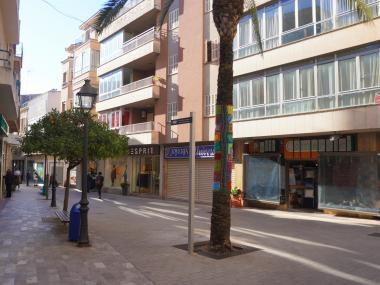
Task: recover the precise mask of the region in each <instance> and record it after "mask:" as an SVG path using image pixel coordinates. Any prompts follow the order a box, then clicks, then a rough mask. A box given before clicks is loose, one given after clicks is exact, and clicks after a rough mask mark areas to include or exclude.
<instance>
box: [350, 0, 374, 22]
mask: <svg viewBox="0 0 380 285" xmlns="http://www.w3.org/2000/svg"><path fill="white" fill-rule="evenodd" d="M348 6H349V8H350V10H355V11H356V13H357V14H358V16H359V18H360V19H361V20H363V21H365V22H368V21H370V20H372V18H373V15H372V10H371V8H370V7H369V6H368V4H367V2H366V1H365V0H349V1H348Z"/></svg>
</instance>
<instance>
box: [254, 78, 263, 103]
mask: <svg viewBox="0 0 380 285" xmlns="http://www.w3.org/2000/svg"><path fill="white" fill-rule="evenodd" d="M261 104H264V80H263V78H255V79H253V80H252V105H261Z"/></svg>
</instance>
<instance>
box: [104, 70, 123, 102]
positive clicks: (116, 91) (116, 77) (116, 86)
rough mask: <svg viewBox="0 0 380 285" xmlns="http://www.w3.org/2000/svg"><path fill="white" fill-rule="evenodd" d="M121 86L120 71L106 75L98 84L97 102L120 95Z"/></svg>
mask: <svg viewBox="0 0 380 285" xmlns="http://www.w3.org/2000/svg"><path fill="white" fill-rule="evenodd" d="M121 85H122V71H121V70H118V71H116V72H113V73H110V74H107V75H106V76H104V77H101V78H100V83H99V101H103V100H106V99H109V98H113V97H116V96H118V95H120V87H121Z"/></svg>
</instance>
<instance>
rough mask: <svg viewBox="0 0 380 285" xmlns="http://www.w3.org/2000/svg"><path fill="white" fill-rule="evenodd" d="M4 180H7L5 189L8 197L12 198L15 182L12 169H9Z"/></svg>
mask: <svg viewBox="0 0 380 285" xmlns="http://www.w3.org/2000/svg"><path fill="white" fill-rule="evenodd" d="M4 180H5V181H4V182H5V189H6V192H7V195H6V197H7V198H10V197H11V196H12V185H13V182H14V177H13V174H12V171H11V170H10V169H8V170H7V174H6V175H5V177H4Z"/></svg>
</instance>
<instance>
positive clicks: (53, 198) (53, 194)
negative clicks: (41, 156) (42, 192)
mask: <svg viewBox="0 0 380 285" xmlns="http://www.w3.org/2000/svg"><path fill="white" fill-rule="evenodd" d="M56 163H57V157H56V156H55V155H54V164H53V179H52V184H51V206H52V207H57V199H56V191H57V189H56V185H55V166H56ZM46 193H47V191H46Z"/></svg>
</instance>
